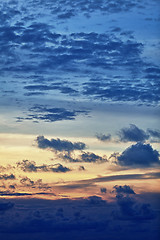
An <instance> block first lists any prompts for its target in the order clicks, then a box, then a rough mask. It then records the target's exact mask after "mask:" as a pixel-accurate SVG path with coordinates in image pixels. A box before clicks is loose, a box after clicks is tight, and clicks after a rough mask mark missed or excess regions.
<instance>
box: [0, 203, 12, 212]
mask: <svg viewBox="0 0 160 240" xmlns="http://www.w3.org/2000/svg"><path fill="white" fill-rule="evenodd" d="M13 207H14V203H12V202H0V213H2V212H5V211H8V210H9V209H12V208H13Z"/></svg>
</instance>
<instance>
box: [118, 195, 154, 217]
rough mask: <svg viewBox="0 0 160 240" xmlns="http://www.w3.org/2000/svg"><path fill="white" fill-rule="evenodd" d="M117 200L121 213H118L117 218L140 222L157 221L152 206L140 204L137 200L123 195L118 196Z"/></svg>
mask: <svg viewBox="0 0 160 240" xmlns="http://www.w3.org/2000/svg"><path fill="white" fill-rule="evenodd" d="M116 198H117V204H118V206H119V208H120V212H117V213H116V217H117V218H120V219H122V220H131V221H138V222H139V221H146V220H152V219H155V217H156V214H155V211H153V210H152V208H151V206H150V204H147V203H139V202H138V201H136V199H135V198H131V197H130V196H124V195H123V194H121V195H117V196H116Z"/></svg>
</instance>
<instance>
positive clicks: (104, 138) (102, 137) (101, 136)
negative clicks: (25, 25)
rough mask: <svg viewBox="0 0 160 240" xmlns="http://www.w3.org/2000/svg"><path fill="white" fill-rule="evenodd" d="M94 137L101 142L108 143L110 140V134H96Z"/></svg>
mask: <svg viewBox="0 0 160 240" xmlns="http://www.w3.org/2000/svg"><path fill="white" fill-rule="evenodd" d="M96 137H97V139H98V140H100V141H102V142H108V141H110V140H111V134H107V135H105V134H96Z"/></svg>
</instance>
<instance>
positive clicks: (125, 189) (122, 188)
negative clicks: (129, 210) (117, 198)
mask: <svg viewBox="0 0 160 240" xmlns="http://www.w3.org/2000/svg"><path fill="white" fill-rule="evenodd" d="M113 188H114V189H115V191H116V193H117V194H124V193H125V194H135V192H134V190H133V189H132V188H131V187H130V186H129V185H124V186H118V185H115V186H114V187H113Z"/></svg>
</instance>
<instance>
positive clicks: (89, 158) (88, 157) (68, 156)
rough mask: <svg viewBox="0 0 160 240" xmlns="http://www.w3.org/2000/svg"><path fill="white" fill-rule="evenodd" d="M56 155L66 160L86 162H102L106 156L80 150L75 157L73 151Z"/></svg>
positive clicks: (105, 160) (105, 159)
mask: <svg viewBox="0 0 160 240" xmlns="http://www.w3.org/2000/svg"><path fill="white" fill-rule="evenodd" d="M58 156H59V157H60V158H61V159H63V160H64V161H66V162H72V163H76V162H86V163H99V164H100V163H104V162H107V161H108V160H107V157H106V156H105V155H104V156H103V157H101V156H99V155H97V154H95V153H92V152H84V151H81V154H79V155H78V156H77V157H75V155H74V153H73V154H72V153H70V152H69V153H66V152H65V153H62V154H61V153H60V154H58Z"/></svg>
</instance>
